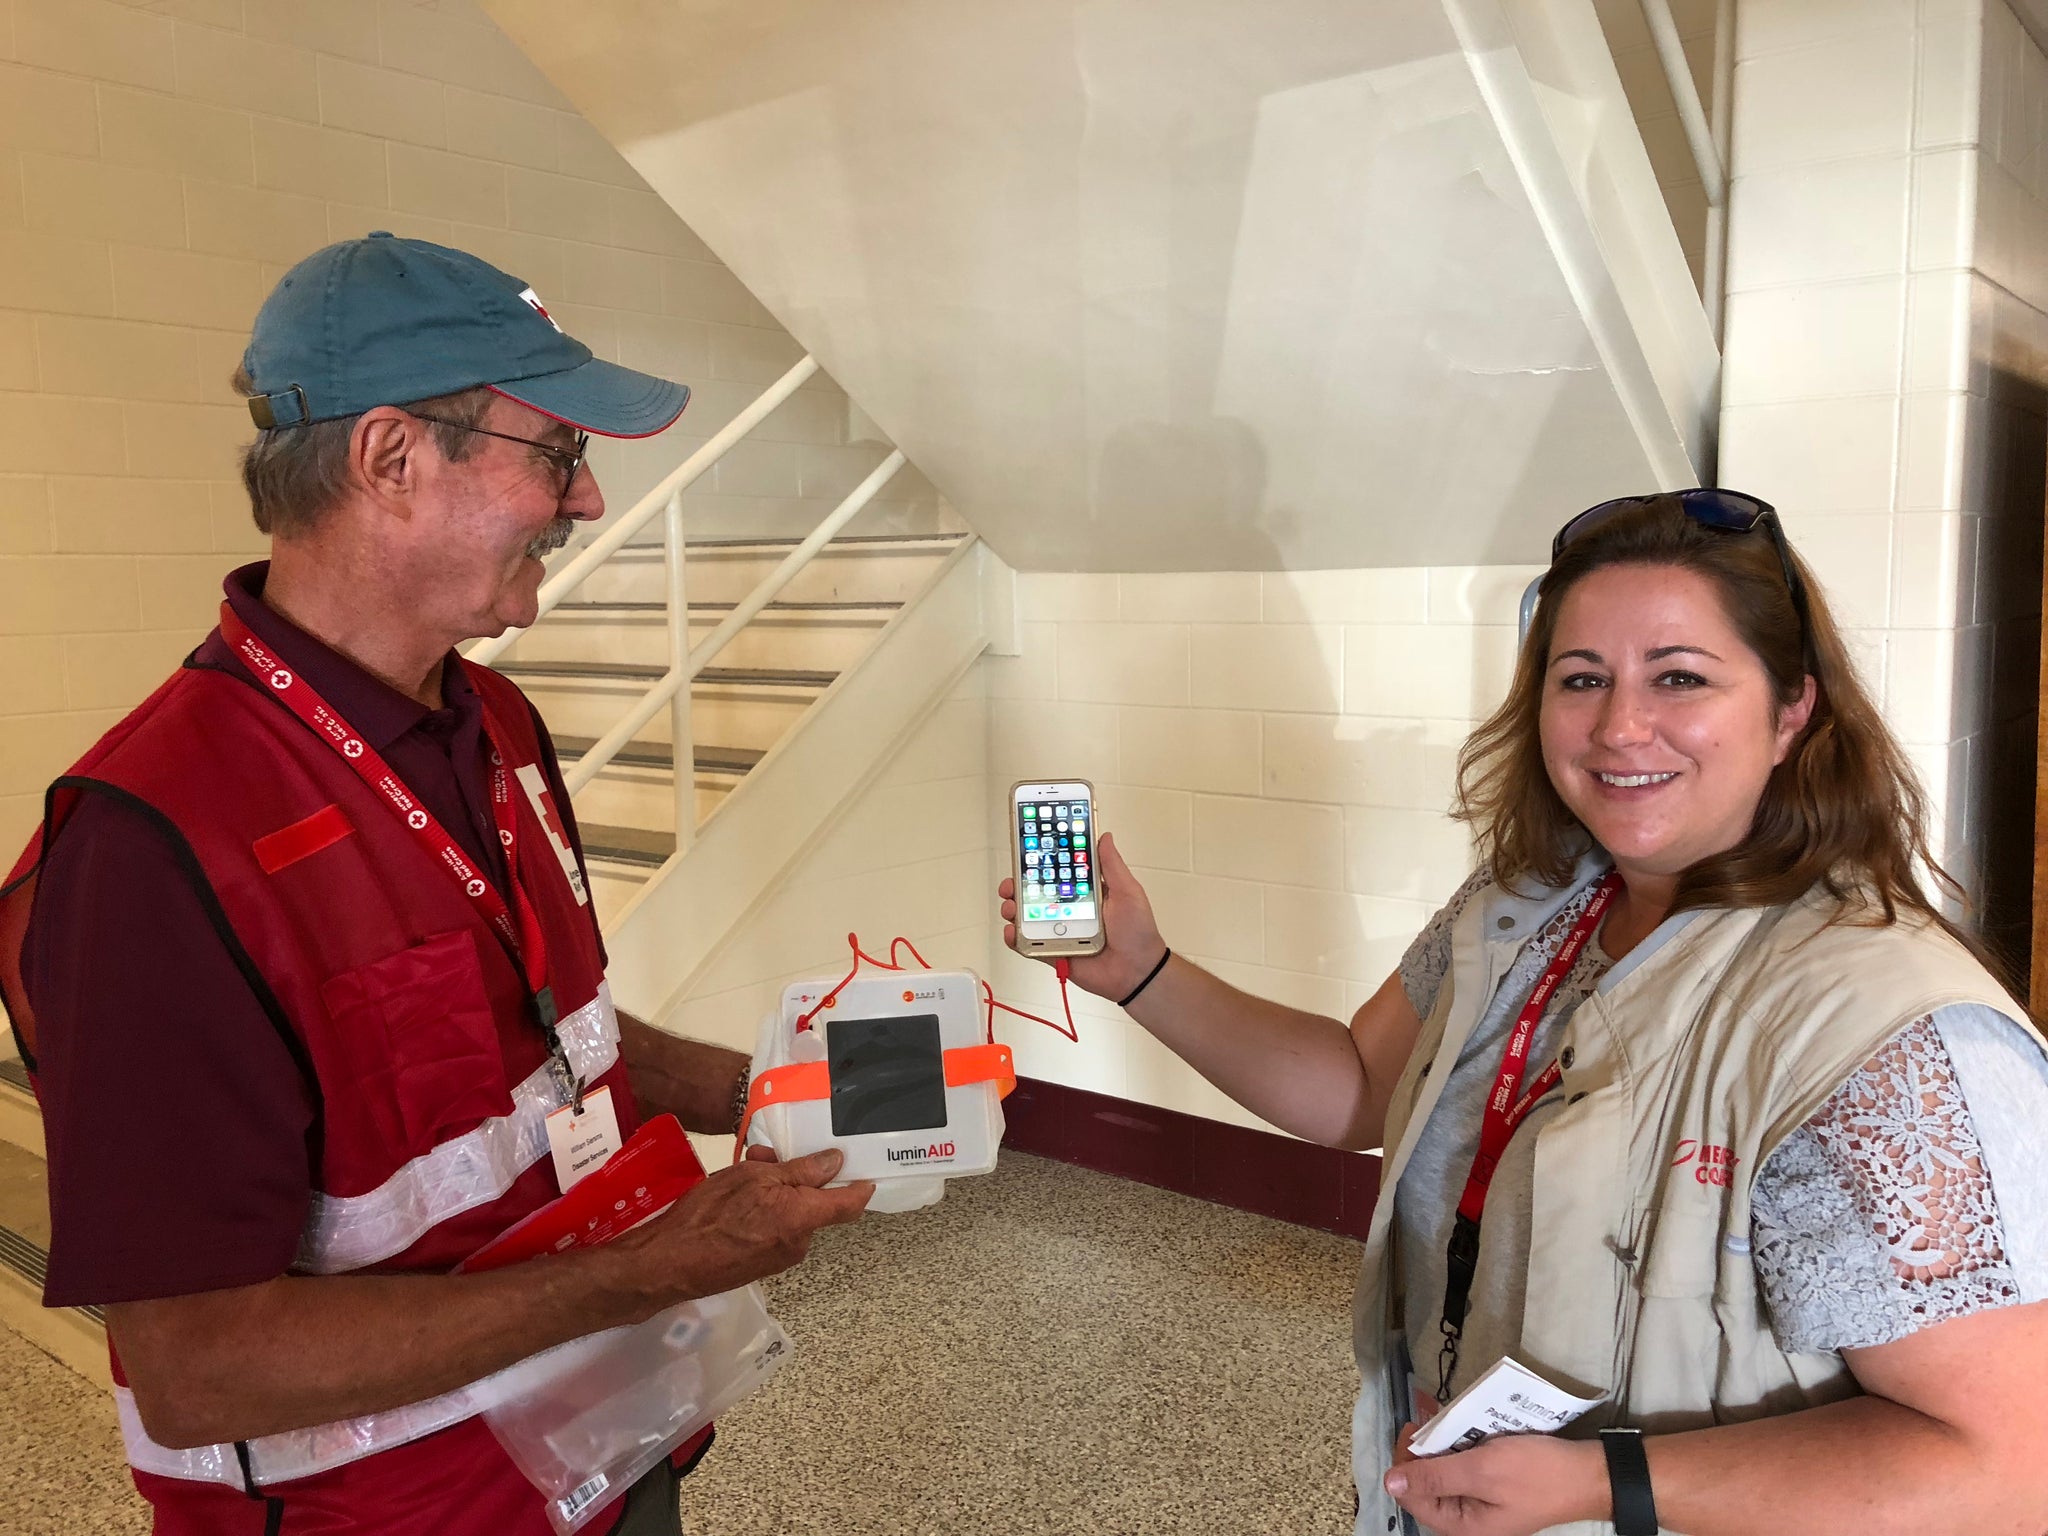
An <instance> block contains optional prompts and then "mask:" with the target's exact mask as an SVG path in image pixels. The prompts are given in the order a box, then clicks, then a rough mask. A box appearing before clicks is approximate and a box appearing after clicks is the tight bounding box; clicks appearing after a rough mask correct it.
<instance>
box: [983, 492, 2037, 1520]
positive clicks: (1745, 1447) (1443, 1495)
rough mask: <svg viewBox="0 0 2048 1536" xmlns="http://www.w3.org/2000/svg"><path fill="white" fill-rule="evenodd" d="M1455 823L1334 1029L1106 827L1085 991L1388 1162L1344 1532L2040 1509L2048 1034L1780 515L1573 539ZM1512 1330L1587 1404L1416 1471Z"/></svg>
mask: <svg viewBox="0 0 2048 1536" xmlns="http://www.w3.org/2000/svg"><path fill="white" fill-rule="evenodd" d="M1457 814H1458V815H1459V816H1461V817H1462V818H1463V819H1466V820H1468V821H1470V822H1471V823H1472V824H1473V825H1474V828H1475V831H1476V838H1477V843H1478V848H1479V852H1480V855H1481V860H1482V862H1481V864H1480V867H1479V870H1478V872H1477V873H1475V874H1474V875H1473V876H1472V877H1471V879H1469V880H1468V881H1466V882H1465V884H1464V886H1463V887H1461V888H1460V889H1459V891H1458V892H1457V893H1456V894H1455V895H1454V896H1453V897H1452V898H1451V901H1450V903H1449V905H1447V906H1446V907H1445V908H1444V909H1443V911H1442V912H1440V913H1439V914H1438V915H1437V917H1436V919H1435V920H1434V921H1433V922H1431V923H1430V925H1429V926H1428V928H1426V929H1425V930H1424V932H1423V933H1422V935H1421V936H1420V937H1419V938H1418V939H1417V940H1416V941H1415V943H1414V945H1413V946H1412V947H1411V948H1410V949H1409V951H1408V953H1407V955H1406V956H1405V957H1404V959H1403V960H1402V962H1401V965H1400V968H1399V970H1398V971H1396V973H1395V974H1394V975H1392V976H1389V977H1388V978H1387V980H1386V982H1385V984H1384V985H1383V986H1381V987H1380V989H1379V990H1378V992H1376V993H1375V994H1374V996H1373V997H1372V998H1371V999H1370V1000H1369V1001H1368V1002H1367V1003H1366V1004H1365V1005H1364V1007H1362V1008H1360V1009H1359V1011H1358V1013H1357V1015H1356V1017H1354V1018H1353V1020H1352V1021H1351V1024H1350V1027H1349V1029H1348V1030H1347V1029H1346V1028H1345V1027H1344V1026H1343V1025H1341V1024H1339V1023H1338V1022H1337V1021H1335V1020H1333V1019H1326V1018H1318V1017H1316V1016H1314V1015H1310V1014H1305V1013H1300V1012H1296V1011H1294V1010H1291V1009H1287V1008H1282V1007H1280V1006H1278V1005H1276V1004H1273V1003H1268V1002H1265V1001H1262V1000H1260V999H1257V998H1253V997H1250V996H1247V995H1245V994H1244V993H1241V992H1238V991H1236V990H1234V989H1233V988H1231V987H1229V986H1227V985H1225V984H1224V983H1223V982H1222V981H1220V980H1218V979H1217V978H1215V977H1213V976H1210V975H1208V974H1207V973H1206V972H1204V971H1202V970H1201V969H1200V968H1199V967H1197V966H1195V965H1193V964H1191V963H1189V962H1188V961H1186V960H1185V959H1182V958H1179V957H1176V956H1172V954H1171V951H1170V950H1168V949H1167V947H1166V945H1165V942H1164V941H1163V939H1162V938H1161V936H1160V933H1159V930H1158V927H1157V925H1156V923H1155V922H1154V920H1153V917H1152V912H1151V908H1150V906H1149V904H1148V903H1147V901H1146V898H1145V893H1144V891H1143V889H1142V888H1141V887H1140V885H1139V883H1138V882H1137V881H1136V880H1135V879H1134V878H1133V877H1132V876H1131V873H1130V871H1129V869H1128V868H1127V867H1126V866H1125V864H1124V863H1123V861H1122V859H1121V857H1120V856H1119V855H1118V854H1117V852H1116V850H1115V848H1114V846H1113V839H1110V838H1105V839H1104V840H1103V844H1104V846H1103V851H1102V856H1101V862H1102V864H1103V867H1104V873H1105V876H1106V880H1105V884H1106V887H1107V890H1106V898H1105V912H1104V916H1105V923H1106V931H1107V940H1108V942H1107V947H1106V948H1105V949H1104V951H1103V952H1102V953H1101V954H1100V955H1097V956H1093V957H1090V958H1089V959H1087V960H1085V961H1076V962H1075V963H1074V965H1073V970H1072V974H1073V979H1074V980H1075V981H1076V982H1078V983H1079V984H1080V985H1082V986H1084V987H1086V988H1088V989H1089V990H1091V991H1093V992H1096V993H1098V994H1100V995H1102V996H1104V997H1107V998H1111V999H1124V998H1126V997H1127V996H1129V995H1130V994H1131V993H1132V992H1133V989H1140V988H1141V990H1139V991H1138V992H1137V995H1136V996H1135V997H1131V998H1130V1001H1129V1002H1128V1003H1127V1005H1126V1006H1127V1007H1128V1009H1129V1011H1130V1013H1131V1016H1132V1017H1133V1018H1135V1019H1137V1020H1138V1022H1139V1023H1141V1024H1143V1025H1144V1026H1145V1027H1146V1028H1147V1029H1149V1030H1151V1031H1152V1032H1153V1033H1154V1034H1155V1035H1157V1036H1158V1037H1159V1038H1160V1039H1161V1040H1162V1041H1163V1042H1165V1043H1166V1044H1167V1045H1168V1046H1170V1047H1171V1048H1172V1049H1174V1050H1175V1051H1177V1052H1178V1053H1179V1054H1180V1055H1181V1056H1183V1057H1184V1058H1186V1060H1187V1061H1188V1062H1189V1063H1191V1064H1192V1065H1193V1066H1195V1067H1196V1068H1197V1069H1198V1070H1199V1071H1201V1072H1202V1074H1203V1075H1204V1076H1206V1077H1207V1078H1208V1079H1209V1080H1210V1081H1211V1082H1213V1083H1215V1084H1216V1085H1217V1086H1218V1087H1220V1088H1222V1089H1223V1090H1224V1091H1225V1092H1227V1093H1229V1094H1230V1095H1231V1096H1232V1097H1233V1098H1235V1099H1236V1100H1237V1101H1238V1102H1239V1103H1241V1104H1243V1105H1244V1106H1245V1107H1246V1108H1248V1109H1251V1110H1253V1111H1254V1112H1256V1113H1258V1114H1260V1115H1262V1116H1264V1117H1265V1118H1266V1119H1268V1120H1270V1121H1272V1122H1273V1123H1274V1124H1276V1125H1279V1126H1281V1127H1283V1128H1285V1129H1287V1130H1289V1131H1292V1132H1294V1133H1295V1134H1297V1135H1300V1136H1303V1137H1305V1138H1307V1139H1310V1140H1313V1141H1319V1142H1324V1143H1327V1144H1330V1145H1334V1146H1340V1147H1348V1148H1369V1147H1375V1146H1382V1145H1384V1146H1385V1147H1386V1148H1387V1158H1386V1164H1385V1169H1384V1176H1383V1188H1382V1191H1381V1197H1380V1200H1379V1204H1378V1206H1377V1208H1376V1210H1375V1212H1374V1216H1373V1222H1372V1226H1371V1229H1370V1234H1369V1236H1368V1238H1367V1241H1366V1245H1365V1264H1364V1272H1363V1274H1362V1276H1361V1279H1360V1283H1359V1288H1358V1297H1357V1303H1356V1311H1355V1342H1356V1348H1357V1353H1358V1359H1359V1365H1360V1370H1361V1373H1362V1378H1363V1380H1362V1387H1361V1391H1360V1395H1359V1400H1358V1405H1357V1409H1356V1412H1355V1414H1354V1416H1353V1431H1354V1448H1353V1464H1354V1471H1355V1473H1356V1476H1357V1479H1358V1485H1359V1489H1360V1504H1361V1508H1360V1512H1359V1518H1358V1527H1357V1528H1358V1531H1359V1533H1360V1536H1382V1533H1385V1532H1389V1531H1393V1530H1396V1529H1397V1528H1398V1526H1399V1524H1400V1517H1399V1515H1398V1514H1397V1509H1396V1506H1397V1505H1398V1506H1399V1507H1400V1509H1403V1510H1406V1511H1408V1513H1409V1515H1410V1516H1411V1517H1412V1518H1413V1519H1414V1520H1417V1521H1419V1522H1420V1523H1421V1525H1422V1526H1423V1527H1425V1528H1427V1529H1430V1530H1433V1531H1440V1532H1444V1533H1449V1536H1521V1533H1525V1532H1533V1531H1539V1530H1552V1529H1558V1528H1580V1524H1579V1523H1581V1522H1583V1523H1585V1524H1584V1526H1583V1528H1584V1529H1590V1530H1605V1529H1609V1528H1612V1529H1615V1530H1618V1531H1619V1532H1621V1533H1622V1536H1633V1533H1635V1532H1639V1531H1640V1532H1654V1531H1655V1530H1657V1529H1658V1528H1659V1524H1660V1522H1661V1525H1662V1527H1663V1528H1665V1529H1670V1530H1680V1531H1685V1532H1688V1533H1691V1536H1738V1533H1739V1536H1754V1533H1758V1532H1775V1531H1788V1532H1789V1531H1796V1532H1800V1533H1821V1532H1843V1533H1852V1532H1853V1533H1854V1536H1879V1533H1883V1532H1890V1531H1898V1532H1911V1533H1912V1536H1935V1533H1941V1532H1955V1533H1968V1536H1995V1533H2006V1532H2011V1533H2014V1536H2019V1533H2023V1532H2024V1533H2028V1536H2038V1533H2039V1532H2041V1531H2042V1530H2043V1529H2044V1528H2048V1453H2044V1448H2048V1385H2044V1383H2048V1305H2044V1304H2043V1300H2042V1298H2044V1297H2048V1156H2044V1154H2043V1152H2042V1151H2041V1150H2040V1148H2039V1138H2038V1134H2037V1128H2038V1127H2039V1126H2041V1125H2044V1124H2048V1047H2044V1046H2043V1043H2042V1041H2041V1039H2040V1037H2039V1036H2038V1035H2037V1034H2036V1033H2035V1032H2034V1031H2033V1029H2032V1027H2031V1025H2030V1024H2029V1022H2028V1021H2027V1015H2026V1013H2025V1011H2024V1010H2023V1009H2022V1008H2021V1007H2020V1005H2019V1004H2018V1003H2016V1002H2014V1001H2013V999H2012V998H2011V997H2010V996H2009V995H2008V993H2007V992H2006V990H2005V989H2004V988H2003V987H2002V986H2001V985H2000V983H1999V982H1998V981H1997V980H1996V979H1995V978H1994V977H1993V975H1992V974H1991V972H1990V971H1989V970H1988V969H1987V968H1986V966H1985V964H1984V963H1983V962H1982V961H1981V960H1980V958H1979V957H1978V954H1977V953H1976V952H1975V951H1974V949H1973V948H1972V947H1971V946H1970V944H1969V942H1968V941H1967V940H1966V939H1965V938H1964V937H1963V935H1961V934H1960V933H1959V932H1958V931H1957V930H1956V929H1955V928H1954V927H1953V926H1952V925H1951V924H1949V923H1948V922H1947V921H1946V920H1945V919H1944V918H1943V917H1942V916H1941V915H1940V913H1939V911H1938V910H1937V908H1936V907H1935V906H1934V905H1933V903H1932V902H1931V901H1930V899H1929V897H1928V896H1927V894H1926V893H1925V891H1924V890H1923V888H1922V887H1921V885H1920V884H1919V876H1918V874H1917V872H1916V869H1917V868H1920V867H1924V868H1926V869H1928V870H1930V871H1932V872H1933V874H1934V876H1935V878H1936V879H1937V880H1939V881H1942V882H1944V885H1945V888H1947V889H1950V890H1952V889H1953V886H1952V885H1951V884H1949V883H1948V882H1947V877H1946V876H1945V875H1943V874H1942V873H1941V872H1940V871H1939V869H1938V868H1937V867H1936V866H1935V865H1934V862H1933V860H1932V859H1931V857H1929V855H1928V849H1927V844H1926V838H1925V832H1924V807H1923V802H1922V799H1921V795H1920V793H1919V791H1918V789H1917V788H1916V787H1915V785H1914V782H1913V779H1912V775H1911V773H1910V770H1909V769H1908V767H1907V765H1906V763H1905V760H1904V758H1903V756H1902V754H1901V753H1900V751H1899V749H1898V747H1897V745H1896V744H1895V743H1894V742H1893V741H1892V739H1891V737H1890V735H1889V734H1888V732H1887V731H1886V729H1885V727H1884V725H1883V724H1882V722H1881V721H1880V720H1879V718H1878V716H1877V713H1876V711H1875V710H1874V709H1873V708H1872V707H1871V704H1870V702H1869V700H1868V698H1867V697H1866V696H1865V694H1864V693H1863V691H1862V688H1861V686H1860V684H1859V683H1858V681H1857V679H1856V676H1855V673H1854V671H1853V669H1852V668H1851V666H1850V663H1849V660H1848V657H1847V655H1846V652H1845V651H1844V648H1843V645H1842V640H1841V636H1840V634H1839V632H1838V631H1837V629H1836V627H1835V624H1834V621H1833V620H1832V618H1831V617H1830V616H1829V613H1828V610H1827V605H1826V603H1825V602H1824V601H1823V599H1822V597H1821V595H1820V593H1819V592H1818V590H1817V589H1815V588H1814V586H1813V584H1812V582H1811V580H1810V578H1809V577H1808V576H1807V575H1806V573H1805V570H1804V567H1803V565H1801V564H1800V562H1798V561H1797V560H1796V559H1795V558H1794V557H1793V555H1792V554H1791V552H1790V550H1789V549H1788V548H1787V547H1786V545H1785V542H1784V536H1783V534H1782V532H1781V531H1780V529H1779V527H1778V523H1777V519H1776V516H1775V515H1774V514H1773V513H1772V512H1771V510H1770V508H1769V507H1767V506H1765V505H1764V504H1763V503H1761V502H1757V501H1755V500H1753V499H1752V498H1749V497H1744V496H1741V495H1738V494H1736V493H1733V492H1723V491H1707V490H1700V491H1689V492H1683V493H1678V494H1675V495H1663V496H1653V497H1643V498H1636V499H1632V500H1628V501H1622V502H1609V503H1604V504H1602V505H1601V506H1599V507H1595V508H1593V509H1592V510H1590V511H1588V512H1585V513H1582V514H1581V515H1580V516H1578V517H1577V518H1574V519H1573V520H1572V521H1571V522H1570V523H1568V524H1566V525H1565V527H1564V529H1563V530H1562V531H1560V533H1559V534H1558V537H1557V540H1556V543H1555V546H1554V548H1553V554H1552V563H1551V568H1550V570H1549V572H1548V573H1547V574H1546V576H1545V577H1544V579H1543V583H1542V586H1541V589H1540V598H1539V605H1538V608H1537V611H1536V616H1535V621H1534V623H1533V625H1532V627H1531V630H1530V633H1529V635H1528V637H1527V640H1526V641H1525V643H1524V645H1523V648H1522V655H1521V660H1520V664H1519V666H1518V669H1517V671H1516V675H1515V680H1514V683H1513V685H1512V688H1511V690H1510V692H1509V695H1508V698H1507V701H1506V702H1505V703H1504V704H1503V705H1502V706H1501V708H1500V709H1499V711H1497V712H1496V713H1495V715H1494V716H1493V718H1492V719H1490V720H1488V721H1487V722H1486V723H1485V724H1484V725H1482V726H1481V727H1480V728H1479V729H1478V730H1477V731H1476V732H1475V733H1474V734H1473V736H1472V737H1471V739H1470V740H1469V741H1468V742H1467V744H1466V747H1465V750H1464V752H1463V754H1462V756H1461V759H1460V774H1459V808H1458V812H1457ZM1002 894H1003V896H1004V897H1005V898H1006V899H1005V901H1004V905H1003V915H1004V917H1005V918H1006V919H1009V918H1012V917H1014V911H1015V909H1014V904H1013V903H1012V902H1010V901H1009V900H1008V899H1007V898H1008V897H1009V895H1010V887H1009V885H1008V883H1007V882H1006V883H1005V885H1004V887H1003V889H1002ZM1162 956H1165V957H1166V958H1165V960H1164V961H1163V963H1162ZM1148 976H1150V978H1151V979H1150V981H1149V983H1147V982H1146V980H1145V979H1146V978H1147V977H1148ZM1507 1354H1512V1355H1514V1356H1515V1357H1516V1358H1517V1359H1519V1360H1521V1361H1522V1362H1523V1363H1524V1364H1526V1365H1528V1366H1530V1367H1532V1368H1534V1369H1536V1370H1537V1371H1539V1372H1540V1373H1541V1374H1543V1375H1544V1376H1546V1377H1548V1378H1549V1379H1550V1380H1552V1381H1554V1382H1555V1383H1557V1384H1558V1385H1560V1386H1562V1387H1565V1388H1567V1389H1568V1390H1573V1391H1577V1392H1579V1393H1581V1394H1582V1395H1585V1396H1589V1397H1591V1396H1601V1397H1604V1399H1605V1401H1604V1402H1603V1403H1602V1404H1601V1406H1600V1407H1598V1408H1596V1409H1594V1410H1593V1411H1592V1412H1591V1413H1589V1414H1588V1415H1587V1416H1586V1417H1585V1418H1584V1419H1582V1420H1580V1421H1579V1422H1578V1423H1576V1424H1574V1425H1573V1426H1571V1427H1570V1428H1568V1429H1567V1430H1566V1431H1564V1432H1563V1433H1562V1434H1560V1435H1558V1436H1555V1437H1550V1436H1520V1437H1513V1438H1505V1439H1495V1440H1492V1441H1489V1442H1487V1443H1485V1444H1482V1445H1480V1446H1477V1447H1476V1448H1473V1449H1470V1450H1466V1451H1462V1452H1457V1453H1453V1454H1450V1455H1447V1456H1441V1457H1433V1458H1430V1459H1428V1460H1416V1459H1414V1458H1412V1457H1410V1456H1409V1455H1408V1454H1407V1452H1406V1437H1407V1435H1408V1434H1409V1433H1411V1432H1412V1424H1413V1422H1414V1421H1416V1420H1419V1419H1421V1418H1424V1417H1427V1415H1428V1413H1429V1412H1432V1411H1434V1408H1435V1407H1436V1406H1437V1405H1438V1404H1440V1403H1442V1402H1445V1401H1448V1400H1449V1399H1450V1397H1451V1396H1453V1395H1454V1394H1455V1393H1457V1392H1458V1391H1459V1390H1461V1389H1462V1388H1463V1387H1465V1386H1466V1385H1468V1384H1469V1383H1470V1382H1471V1381H1472V1380H1473V1379H1474V1378H1475V1377H1476V1376H1477V1375H1478V1374H1479V1373H1481V1372H1483V1371H1484V1370H1485V1369H1486V1368H1487V1367H1488V1366H1490V1365H1491V1364H1492V1363H1493V1362H1494V1361H1495V1360H1497V1359H1499V1358H1500V1357H1501V1356H1502V1355H1507ZM1411 1357H1412V1362H1413V1364H1412V1368H1411V1366H1410V1364H1409V1361H1410V1359H1411ZM1404 1420H1405V1421H1409V1422H1408V1423H1407V1424H1406V1425H1404ZM1631 1430H1639V1431H1641V1433H1640V1435H1635V1436H1632V1435H1630V1434H1629V1433H1627V1431H1631Z"/></svg>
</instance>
